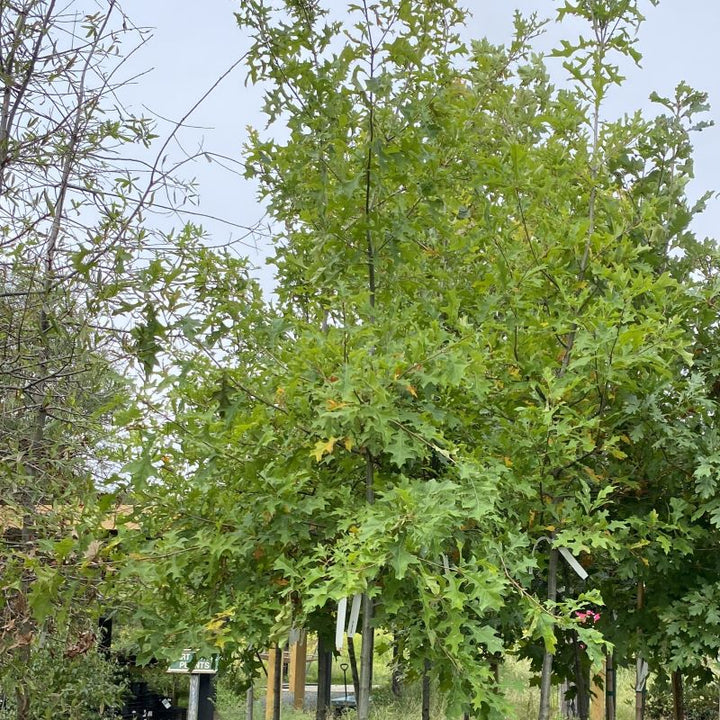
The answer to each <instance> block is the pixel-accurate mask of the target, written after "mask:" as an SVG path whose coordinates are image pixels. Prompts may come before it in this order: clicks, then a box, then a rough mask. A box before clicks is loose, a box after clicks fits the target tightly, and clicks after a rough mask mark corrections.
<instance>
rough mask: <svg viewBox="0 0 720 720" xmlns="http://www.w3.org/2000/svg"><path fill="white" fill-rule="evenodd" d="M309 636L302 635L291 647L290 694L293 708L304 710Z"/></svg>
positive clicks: (302, 633) (303, 633)
mask: <svg viewBox="0 0 720 720" xmlns="http://www.w3.org/2000/svg"><path fill="white" fill-rule="evenodd" d="M306 663H307V634H306V633H305V632H304V631H303V632H301V633H300V637H299V638H298V641H297V642H295V643H293V644H292V645H291V646H290V678H289V684H290V692H291V693H292V697H293V707H294V708H295V709H296V710H302V709H303V705H304V704H305V670H306V668H307V664H306Z"/></svg>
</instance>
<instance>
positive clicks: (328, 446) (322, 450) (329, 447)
mask: <svg viewBox="0 0 720 720" xmlns="http://www.w3.org/2000/svg"><path fill="white" fill-rule="evenodd" d="M336 442H337V438H336V437H331V438H330V439H329V440H326V441H323V440H318V441H317V442H316V443H315V447H314V448H313V450H312V451H311V453H310V454H311V455H313V456H314V457H315V460H316V461H317V462H320V461H321V460H322V459H323V456H324V455H329V454H330V453H331V452H332V451H333V450H334V449H335V443H336Z"/></svg>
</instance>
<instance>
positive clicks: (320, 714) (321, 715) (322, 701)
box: [315, 635, 332, 720]
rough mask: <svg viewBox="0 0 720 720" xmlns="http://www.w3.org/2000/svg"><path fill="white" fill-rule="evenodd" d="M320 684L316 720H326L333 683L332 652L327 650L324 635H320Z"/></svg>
mask: <svg viewBox="0 0 720 720" xmlns="http://www.w3.org/2000/svg"><path fill="white" fill-rule="evenodd" d="M317 655H318V683H317V706H316V708H315V720H326V718H327V716H328V712H327V711H328V707H329V705H330V683H331V682H332V677H331V674H332V652H329V651H328V650H327V649H326V642H325V640H324V639H323V637H322V635H318V649H317Z"/></svg>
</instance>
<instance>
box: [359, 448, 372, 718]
mask: <svg viewBox="0 0 720 720" xmlns="http://www.w3.org/2000/svg"><path fill="white" fill-rule="evenodd" d="M374 483H375V467H374V465H373V461H372V458H371V457H370V455H369V454H368V455H367V457H366V460H365V500H366V501H367V503H368V504H369V505H372V504H373V503H374V502H375V489H374ZM362 611H363V618H362V649H361V655H360V688H359V690H360V692H359V694H358V697H357V713H358V720H368V715H369V712H370V691H371V689H372V664H373V641H374V637H373V625H372V619H373V599H372V598H371V597H370V589H369V588H368V590H366V592H365V593H364V594H363V598H362Z"/></svg>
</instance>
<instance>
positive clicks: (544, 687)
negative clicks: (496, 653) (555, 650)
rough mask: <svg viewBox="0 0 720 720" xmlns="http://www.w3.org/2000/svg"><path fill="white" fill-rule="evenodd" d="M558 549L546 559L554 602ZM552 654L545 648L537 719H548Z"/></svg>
mask: <svg viewBox="0 0 720 720" xmlns="http://www.w3.org/2000/svg"><path fill="white" fill-rule="evenodd" d="M557 569H558V551H557V550H556V549H555V548H551V549H550V557H549V561H548V595H547V596H548V600H549V601H550V602H551V603H554V602H555V600H556V599H557ZM552 666H553V655H552V653H551V652H550V651H549V650H547V649H546V650H545V653H544V655H543V664H542V674H541V675H540V711H539V713H538V720H550V696H551V692H552Z"/></svg>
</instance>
